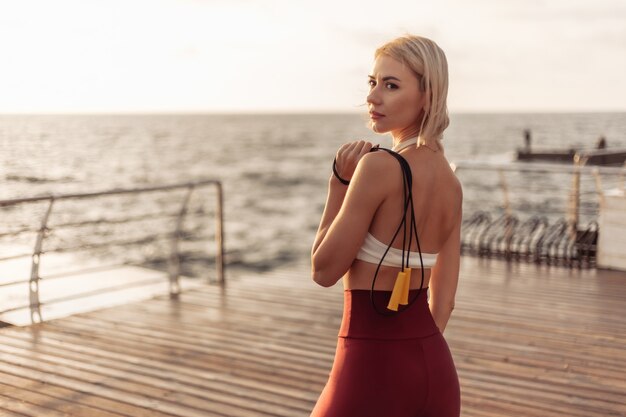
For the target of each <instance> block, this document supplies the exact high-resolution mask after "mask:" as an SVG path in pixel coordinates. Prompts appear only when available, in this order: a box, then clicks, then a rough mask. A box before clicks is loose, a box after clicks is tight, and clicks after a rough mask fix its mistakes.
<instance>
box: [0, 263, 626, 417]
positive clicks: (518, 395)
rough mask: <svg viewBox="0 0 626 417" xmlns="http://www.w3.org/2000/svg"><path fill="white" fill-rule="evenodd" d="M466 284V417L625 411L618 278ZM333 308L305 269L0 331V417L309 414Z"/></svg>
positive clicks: (337, 297) (482, 270) (458, 332)
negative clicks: (176, 297) (176, 296)
mask: <svg viewBox="0 0 626 417" xmlns="http://www.w3.org/2000/svg"><path fill="white" fill-rule="evenodd" d="M461 272H462V277H461V281H460V284H459V290H458V295H457V303H456V309H455V311H454V313H453V315H452V319H451V320H450V323H449V324H448V327H447V329H446V332H445V337H446V339H447V340H448V343H449V344H450V348H451V350H452V353H453V355H454V358H455V361H456V365H457V369H458V372H459V376H460V378H461V390H462V401H463V403H462V410H463V416H466V417H469V416H488V417H491V416H493V417H495V416H498V417H500V416H537V417H539V416H541V417H553V416H555V417H556V416H559V417H562V416H581V417H582V416H585V417H590V416H625V415H626V404H625V403H626V319H625V317H626V274H624V273H618V272H607V271H595V270H582V271H578V270H569V269H563V268H548V267H535V266H533V265H526V264H519V265H517V264H515V265H510V266H509V265H507V264H506V263H504V262H500V261H494V260H491V261H485V262H482V261H480V260H477V259H475V258H463V263H462V269H461ZM342 296H343V287H342V285H341V283H338V284H337V285H336V286H334V287H332V288H322V287H319V286H317V285H316V284H314V283H313V282H312V281H311V280H310V277H309V273H308V266H307V265H303V266H300V267H292V268H290V269H284V270H277V271H273V272H269V273H265V274H248V275H241V276H239V277H237V278H234V279H230V280H229V281H228V282H227V284H226V287H225V288H220V287H218V286H208V285H207V286H202V287H200V288H194V289H190V290H187V291H186V292H183V293H182V294H181V296H180V297H179V298H178V299H170V298H169V297H168V296H160V297H156V298H153V299H150V300H147V301H142V302H138V303H133V304H126V305H123V306H117V307H114V308H107V309H102V310H98V311H92V312H89V313H82V314H78V315H74V316H71V317H67V318H62V319H57V320H52V321H49V322H46V323H43V324H37V325H32V326H28V327H7V328H2V329H0V415H2V416H5V415H6V416H37V417H39V416H51V417H56V416H68V415H69V416H88V417H100V416H102V417H104V416H133V417H139V416H151V417H152V416H154V417H158V416H184V417H195V416H202V417H207V416H228V417H244V416H245V417H248V416H250V417H251V416H286V417H287V416H288V417H297V416H308V415H309V413H310V411H311V409H312V408H313V405H314V404H315V401H316V400H317V398H318V396H319V394H320V392H321V390H322V388H323V386H324V384H325V382H326V380H327V378H328V373H329V371H330V368H331V365H332V361H333V357H334V353H335V347H336V336H337V332H338V329H339V325H340V321H341V316H342V302H343V298H342ZM347 417H352V416H347ZM354 417H360V416H354ZM380 417H393V416H380Z"/></svg>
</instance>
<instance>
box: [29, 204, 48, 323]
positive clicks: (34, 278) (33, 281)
mask: <svg viewBox="0 0 626 417" xmlns="http://www.w3.org/2000/svg"><path fill="white" fill-rule="evenodd" d="M53 205H54V196H51V197H50V204H48V209H47V210H46V213H45V214H44V216H43V219H42V220H41V228H40V229H39V233H37V240H36V242H35V248H34V250H33V255H32V259H33V260H32V263H31V268H30V281H29V282H28V298H29V301H30V321H31V323H33V324H34V323H41V322H42V321H43V317H41V302H40V301H39V265H40V263H41V248H42V247H43V240H44V239H45V238H46V232H47V231H48V219H49V218H50V213H51V212H52V206H53Z"/></svg>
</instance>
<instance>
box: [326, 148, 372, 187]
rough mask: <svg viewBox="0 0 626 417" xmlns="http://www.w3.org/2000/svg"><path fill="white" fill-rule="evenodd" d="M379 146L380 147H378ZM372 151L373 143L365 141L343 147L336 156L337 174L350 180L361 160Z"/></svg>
mask: <svg viewBox="0 0 626 417" xmlns="http://www.w3.org/2000/svg"><path fill="white" fill-rule="evenodd" d="M376 146H378V145H376ZM370 149H372V143H371V142H367V141H364V140H357V141H354V142H348V143H344V144H343V145H341V148H339V150H338V151H337V155H336V156H335V158H336V160H337V172H338V173H339V176H340V177H341V178H343V179H345V180H348V181H349V180H350V179H351V178H352V175H353V174H354V171H355V170H356V165H357V164H358V163H359V160H360V159H361V158H362V157H363V155H365V154H366V153H368V152H369V151H370Z"/></svg>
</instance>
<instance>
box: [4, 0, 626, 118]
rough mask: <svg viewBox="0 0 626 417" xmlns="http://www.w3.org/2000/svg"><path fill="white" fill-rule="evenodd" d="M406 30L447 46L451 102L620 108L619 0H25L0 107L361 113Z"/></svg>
mask: <svg viewBox="0 0 626 417" xmlns="http://www.w3.org/2000/svg"><path fill="white" fill-rule="evenodd" d="M405 33H412V34H416V35H421V36H425V37H428V38H431V39H433V40H434V41H435V42H436V43H437V44H438V45H439V46H440V47H441V48H442V49H443V50H444V51H445V53H446V56H447V59H448V65H449V72H450V75H449V77H450V85H449V94H448V107H449V109H450V111H451V112H543V111H554V112H579V111H580V112H586V111H592V112H593V111H626V80H625V79H624V78H625V77H626V1H624V0H594V1H589V0H545V1H542V0H472V1H467V0H436V1H435V0H433V1H430V2H425V1H416V0H411V1H399V0H387V1H381V0H379V1H372V0H359V1H353V0H345V1H341V0H316V1H302V0H55V1H50V0H19V1H2V2H0V62H1V66H0V113H126V112H129V113H153V112H155V113H184V112H193V113H203V112H218V113H231V112H246V113H266V112H270V113H271V112H362V111H363V109H364V103H365V97H366V95H367V90H368V85H367V75H368V74H369V73H370V70H371V67H372V63H373V52H374V50H375V49H376V47H378V46H380V45H381V44H383V43H384V42H386V41H389V40H391V39H393V38H395V37H397V36H401V35H403V34H405Z"/></svg>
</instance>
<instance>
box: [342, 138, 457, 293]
mask: <svg viewBox="0 0 626 417" xmlns="http://www.w3.org/2000/svg"><path fill="white" fill-rule="evenodd" d="M379 153H380V154H385V155H384V156H383V155H381V157H385V158H387V159H388V166H389V169H388V170H387V174H386V175H387V176H388V183H389V193H388V196H387V198H386V199H385V200H384V201H383V202H382V203H381V205H380V206H379V207H378V209H377V211H376V213H375V215H374V218H373V219H372V223H371V225H370V227H369V233H371V234H372V235H374V237H376V238H377V239H378V240H380V241H381V242H384V243H385V244H387V245H388V244H389V242H390V240H391V238H392V237H393V235H394V233H395V231H396V230H397V227H398V225H399V224H400V221H401V218H402V213H403V212H404V207H403V201H404V200H403V198H404V197H403V190H402V187H403V182H402V170H401V168H400V165H399V163H398V161H397V160H396V159H395V158H393V157H392V156H391V155H388V154H387V153H386V152H379ZM401 155H402V156H403V157H404V158H405V159H406V160H407V161H408V163H409V165H410V166H411V172H412V174H413V203H414V207H415V222H416V226H417V231H418V233H419V236H418V237H419V242H420V247H421V250H422V252H423V253H433V254H434V253H439V252H440V251H441V249H442V247H443V245H444V244H445V242H446V241H447V239H448V237H449V236H450V233H451V232H452V230H453V229H454V226H455V224H456V222H457V221H458V218H459V216H460V209H461V201H462V192H461V185H460V183H459V181H458V179H457V178H456V176H455V175H454V172H453V171H452V169H451V168H450V165H449V163H448V161H447V160H446V158H445V157H444V155H443V153H442V152H434V151H433V150H431V149H430V148H427V147H425V146H422V147H419V148H412V149H410V150H404V151H402V152H401ZM406 220H407V224H410V223H408V222H409V221H410V213H407V219H406ZM392 246H393V247H394V248H399V249H401V248H402V230H401V231H400V233H399V234H398V236H397V237H396V239H395V240H394V242H393V245H392ZM417 250H418V249H417V243H416V242H415V239H413V242H412V244H411V251H417ZM376 268H377V265H376V264H372V263H369V262H364V261H361V260H359V259H355V260H354V262H353V263H352V265H351V267H350V269H349V270H348V272H347V273H346V275H345V276H344V277H343V283H344V284H343V285H344V288H346V289H368V290H369V289H371V288H372V280H373V278H374V274H375V272H376ZM398 271H400V268H398V267H391V266H384V265H382V266H381V267H380V270H379V272H378V276H377V278H376V284H375V287H374V289H375V290H388V291H391V290H392V289H393V285H394V283H395V279H396V276H397V273H398ZM430 272H431V270H430V269H425V270H424V283H423V286H424V287H427V286H428V285H429V280H430ZM420 282H421V271H420V270H419V269H415V270H414V272H413V274H412V276H411V283H410V288H419V287H420Z"/></svg>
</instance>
